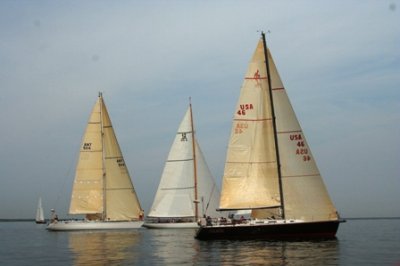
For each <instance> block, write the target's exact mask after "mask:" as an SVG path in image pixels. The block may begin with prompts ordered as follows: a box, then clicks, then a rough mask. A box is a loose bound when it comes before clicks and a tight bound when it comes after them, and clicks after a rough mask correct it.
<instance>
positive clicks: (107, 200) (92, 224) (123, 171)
mask: <svg viewBox="0 0 400 266" xmlns="http://www.w3.org/2000/svg"><path fill="white" fill-rule="evenodd" d="M69 214H71V215H85V219H84V220H77V221H76V220H71V221H58V219H52V221H51V223H50V224H49V225H48V227H47V229H48V230H52V231H65V230H97V229H130V228H139V227H141V226H142V224H143V210H142V208H141V206H140V203H139V200H138V197H137V195H136V192H135V189H134V187H133V184H132V181H131V178H130V176H129V173H128V168H127V166H126V165H125V161H124V158H123V156H122V152H121V150H120V147H119V145H118V141H117V138H116V136H115V133H114V129H113V127H112V124H111V120H110V117H109V115H108V112H107V108H106V105H105V103H104V100H103V97H102V94H101V93H99V97H98V99H97V102H96V104H95V105H94V107H93V110H92V112H91V115H90V118H89V121H88V124H87V127H86V131H85V134H84V136H83V140H82V144H81V147H80V153H79V160H78V164H77V167H76V173H75V180H74V184H73V189H72V195H71V202H70V208H69ZM53 218H54V217H53Z"/></svg>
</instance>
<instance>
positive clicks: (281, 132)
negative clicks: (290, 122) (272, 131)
mask: <svg viewBox="0 0 400 266" xmlns="http://www.w3.org/2000/svg"><path fill="white" fill-rule="evenodd" d="M301 132H302V131H301V130H292V131H279V132H277V133H278V134H289V133H301Z"/></svg>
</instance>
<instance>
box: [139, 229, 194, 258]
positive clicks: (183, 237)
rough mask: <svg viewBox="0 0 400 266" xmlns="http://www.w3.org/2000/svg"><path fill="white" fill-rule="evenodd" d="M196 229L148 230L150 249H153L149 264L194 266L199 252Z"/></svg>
mask: <svg viewBox="0 0 400 266" xmlns="http://www.w3.org/2000/svg"><path fill="white" fill-rule="evenodd" d="M194 234H195V229H165V230H163V229H160V230H158V229H154V230H147V231H146V235H147V237H148V243H147V244H148V245H149V246H148V247H147V249H148V248H150V247H151V248H152V257H151V258H149V259H148V260H147V262H148V263H149V264H164V265H177V264H188V265H193V264H194V263H195V262H196V260H195V259H196V256H195V254H197V253H198V252H199V250H198V245H197V241H196V240H195V239H194Z"/></svg>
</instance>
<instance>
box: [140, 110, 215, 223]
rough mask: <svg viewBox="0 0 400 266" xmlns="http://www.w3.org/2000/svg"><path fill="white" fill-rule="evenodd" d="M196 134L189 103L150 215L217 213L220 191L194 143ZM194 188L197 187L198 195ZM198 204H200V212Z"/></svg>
mask: <svg viewBox="0 0 400 266" xmlns="http://www.w3.org/2000/svg"><path fill="white" fill-rule="evenodd" d="M193 135H194V134H193V130H192V120H191V109H190V107H189V108H188V110H187V111H186V113H185V116H184V118H183V120H182V121H181V123H180V125H179V128H178V131H177V133H176V136H175V139H174V142H173V144H172V147H171V149H170V152H169V154H168V159H167V161H166V163H165V167H164V171H163V173H162V176H161V180H160V184H159V186H158V190H157V193H156V196H155V199H154V202H153V205H152V207H151V210H150V212H149V215H148V217H169V218H173V217H196V216H201V215H203V211H204V212H205V213H207V214H210V212H212V214H216V213H215V212H214V211H215V209H216V207H217V204H218V196H219V191H218V189H217V187H216V186H215V182H214V179H213V177H212V175H211V173H210V171H209V169H208V167H207V164H206V162H205V159H204V156H203V154H202V152H201V150H200V147H199V145H198V143H197V141H196V140H194V146H193ZM193 147H195V151H193ZM194 158H196V169H197V170H196V171H197V175H196V176H197V188H195V181H194V180H195V172H194V171H195V170H194ZM195 189H197V199H196V198H195ZM195 204H198V210H199V213H198V214H197V215H196V213H195V210H196V207H195ZM207 207H208V208H207Z"/></svg>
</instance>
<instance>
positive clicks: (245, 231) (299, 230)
mask: <svg viewBox="0 0 400 266" xmlns="http://www.w3.org/2000/svg"><path fill="white" fill-rule="evenodd" d="M340 222H343V221H342V220H336V221H320V222H301V223H285V224H260V225H258V224H257V225H227V226H204V227H200V229H199V230H198V231H197V233H196V238H197V239H199V240H214V239H232V240H234V239H235V240H236V239H237V240H254V239H262V240H273V239H329V238H335V235H336V232H337V230H338V227H339V223H340Z"/></svg>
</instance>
